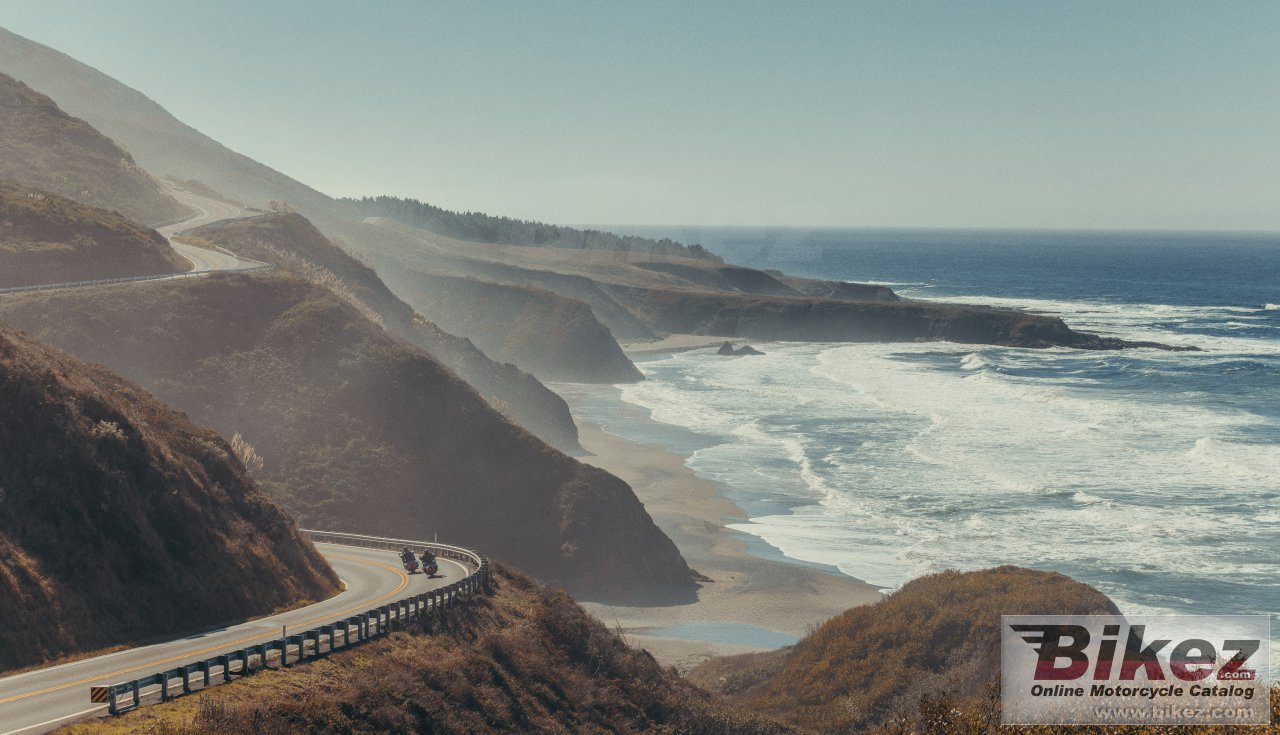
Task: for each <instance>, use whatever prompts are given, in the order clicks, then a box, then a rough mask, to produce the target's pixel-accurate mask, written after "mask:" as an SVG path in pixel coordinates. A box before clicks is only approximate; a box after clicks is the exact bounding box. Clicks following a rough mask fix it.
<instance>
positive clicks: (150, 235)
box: [0, 183, 191, 288]
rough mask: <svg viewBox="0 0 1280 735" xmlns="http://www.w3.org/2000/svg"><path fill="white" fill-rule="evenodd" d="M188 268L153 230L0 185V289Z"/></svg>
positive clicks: (45, 195)
mask: <svg viewBox="0 0 1280 735" xmlns="http://www.w3.org/2000/svg"><path fill="white" fill-rule="evenodd" d="M190 267H191V264H190V263H188V262H187V261H186V259H185V258H182V257H181V256H179V255H178V254H177V253H175V252H174V251H173V248H171V247H169V243H168V241H166V240H165V239H164V238H163V237H161V236H160V235H159V234H158V233H156V232H155V231H154V230H149V229H147V228H145V227H142V226H140V225H137V224H134V223H133V222H131V221H129V220H127V219H125V218H124V217H121V216H120V215H118V214H116V213H115V212H108V211H106V210H104V209H95V208H94V207H89V206H85V205H83V204H79V203H77V202H73V201H71V200H70V199H65V198H63V197H61V196H58V195H56V194H50V193H48V192H43V191H39V190H37V189H32V188H29V187H20V186H14V185H11V184H4V183H0V288H5V287H8V286H28V285H33V284H41V283H59V282H65V281H85V280H91V279H94V278H114V277H117V276H143V275H159V274H164V273H181V272H184V271H186V270H188V269H190Z"/></svg>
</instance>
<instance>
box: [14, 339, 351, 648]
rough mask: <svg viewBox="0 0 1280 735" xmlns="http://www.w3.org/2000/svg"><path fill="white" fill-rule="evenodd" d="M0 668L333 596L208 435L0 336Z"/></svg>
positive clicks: (323, 568)
mask: <svg viewBox="0 0 1280 735" xmlns="http://www.w3.org/2000/svg"><path fill="white" fill-rule="evenodd" d="M0 414H2V415H3V416H4V419H3V420H2V421H0V509H2V512H0V619H3V620H4V621H5V624H4V626H2V627H0V669H6V668H12V667H19V666H24V665H29V664H35V663H39V662H42V661H45V660H47V659H49V658H51V657H56V656H58V655H62V654H67V653H71V652H75V651H84V650H94V649H98V648H102V647H105V646H109V645H114V644H121V643H126V642H130V641H133V640H137V639H138V638H143V637H151V636H156V635H162V634H172V633H180V632H185V631H189V630H193V629H198V628H201V627H204V626H208V625H212V624H217V623H223V622H230V621H233V620H242V619H244V618H248V617H251V616H253V615H258V614H263V613H268V612H270V611H272V610H273V609H276V608H278V607H282V606H285V605H289V604H292V603H295V602H297V601H299V600H303V599H312V600H319V599H323V598H325V597H328V596H329V595H330V594H332V593H334V592H336V591H337V586H338V583H337V579H336V578H335V577H334V575H333V573H332V571H331V570H330V569H329V567H328V565H327V564H326V563H325V562H324V560H323V559H321V558H320V556H319V555H318V554H317V553H316V551H315V549H314V548H313V547H312V546H311V544H310V542H308V541H306V540H305V539H304V538H302V536H301V535H300V534H299V533H298V531H297V529H296V528H295V527H294V525H293V522H292V521H291V520H289V518H288V517H287V516H285V515H284V513H283V512H281V511H280V509H278V508H277V507H276V506H274V505H273V504H271V503H270V502H268V501H267V499H266V498H265V497H263V495H262V494H261V493H259V491H258V489H257V486H256V485H255V484H254V482H253V481H252V480H251V479H249V477H248V475H247V474H246V472H245V470H244V467H243V466H242V465H241V464H240V462H239V460H237V459H236V458H235V455H234V454H233V453H232V451H231V448H230V447H229V446H228V445H227V443H226V441H224V440H223V439H222V438H221V437H220V436H218V435H217V434H215V433H213V432H212V431H209V430H207V429H202V428H199V427H197V426H195V425H193V424H191V423H190V422H189V421H188V420H187V419H186V417H184V416H183V415H181V414H179V413H177V412H176V411H173V410H171V409H169V408H168V407H166V406H164V405H163V404H161V403H159V402H158V401H156V400H155V399H153V398H152V397H151V396H150V395H148V394H146V393H145V392H143V391H142V390H141V389H139V388H137V387H135V386H133V385H131V384H129V383H126V382H125V381H123V380H122V379H120V378H118V377H116V376H115V375H113V374H111V373H110V372H108V371H106V370H104V369H102V368H99V367H96V366H92V365H88V364H85V363H82V362H80V361H79V360H76V359H74V358H71V357H69V356H67V355H64V354H61V353H59V352H57V351H55V350H52V349H49V348H47V347H45V346H43V345H40V344H38V343H36V342H34V341H33V340H31V339H28V338H27V337H25V336H23V335H21V334H18V333H16V332H13V331H11V330H9V329H6V328H3V327H0Z"/></svg>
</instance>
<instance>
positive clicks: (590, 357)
mask: <svg viewBox="0 0 1280 735" xmlns="http://www.w3.org/2000/svg"><path fill="white" fill-rule="evenodd" d="M411 280H412V285H407V286H406V287H405V289H404V293H405V294H406V296H407V297H408V298H410V299H412V300H413V302H414V303H415V304H418V305H419V307H420V308H421V309H422V310H423V311H424V312H425V313H427V314H430V315H431V318H432V319H433V320H435V322H436V323H438V324H439V325H440V326H441V327H443V328H444V329H447V330H449V331H450V332H456V333H458V334H467V335H470V336H471V339H472V340H474V341H475V343H476V344H477V345H479V347H480V349H482V350H484V351H485V352H486V353H487V354H490V355H493V356H494V357H495V358H497V359H499V360H504V361H507V362H512V363H515V364H516V365H517V366H518V367H520V368H521V369H523V370H528V371H529V372H531V373H533V374H534V375H536V376H538V377H539V378H540V379H542V380H549V381H564V382H573V383H626V382H634V381H637V380H641V379H643V376H642V375H641V374H640V371H639V370H637V369H636V366H635V365H633V364H632V363H631V360H630V359H628V358H627V356H626V355H625V354H623V352H622V349H621V348H620V347H619V346H618V343H617V342H616V341H615V340H614V339H613V335H612V333H610V332H609V330H608V329H607V328H606V327H605V326H604V325H603V324H601V323H600V322H599V321H597V320H596V318H595V316H594V315H593V314H592V312H591V307H589V306H588V305H587V304H585V303H583V302H581V301H578V300H576V299H571V298H566V297H564V296H560V295H558V294H555V293H552V292H550V291H546V290H544V289H540V288H533V287H528V286H513V285H507V284H498V283H490V282H487V281H480V280H476V279H473V278H455V277H452V276H438V275H428V274H424V273H419V274H416V275H415V276H414V277H413V278H412V279H411Z"/></svg>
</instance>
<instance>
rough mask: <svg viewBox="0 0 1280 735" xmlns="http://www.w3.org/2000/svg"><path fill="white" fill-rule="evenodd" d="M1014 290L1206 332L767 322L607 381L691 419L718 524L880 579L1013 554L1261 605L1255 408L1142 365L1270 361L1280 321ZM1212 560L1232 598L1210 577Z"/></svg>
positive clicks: (1140, 600) (1267, 424)
mask: <svg viewBox="0 0 1280 735" xmlns="http://www.w3.org/2000/svg"><path fill="white" fill-rule="evenodd" d="M971 301H973V302H974V303H978V302H987V303H996V304H997V305H1001V306H1010V305H1014V304H1013V302H1015V301H1016V302H1017V305H1019V306H1022V307H1024V308H1026V307H1028V301H1027V300H1000V299H972V300H971ZM1032 306H1035V307H1037V310H1041V311H1057V312H1059V313H1063V314H1070V316H1069V318H1067V321H1068V323H1070V324H1072V325H1073V326H1081V327H1082V328H1088V327H1089V326H1090V325H1093V326H1095V327H1096V328H1097V329H1099V330H1105V331H1110V332H1111V333H1116V334H1120V335H1122V336H1126V337H1129V338H1138V339H1156V340H1158V341H1164V342H1180V341H1182V340H1184V339H1185V340H1187V341H1194V342H1200V343H1202V346H1205V347H1209V348H1214V349H1218V350H1220V352H1219V353H1217V354H1204V353H1165V352H1157V351H1148V350H1144V351H1141V352H1137V353H1108V352H1082V351H1076V350H1066V349H1050V350H1023V349H1013V348H1001V347H980V348H977V349H975V348H974V346H972V345H953V344H947V343H926V344H915V343H913V344H852V345H830V344H825V345H822V344H819V345H809V344H770V345H764V346H763V349H764V351H765V352H766V355H764V356H763V357H759V358H752V359H750V360H719V359H715V358H714V357H712V356H710V355H709V354H703V353H701V352H698V351H694V352H687V353H680V354H676V355H674V356H671V357H669V358H666V359H662V360H657V361H649V362H645V363H642V364H641V367H642V369H643V370H644V372H645V373H646V375H647V377H648V378H649V379H648V380H646V381H644V382H641V383H637V384H634V385H629V386H626V387H624V388H622V390H621V395H622V397H623V399H624V400H625V401H627V402H629V403H632V404H636V405H639V406H643V407H646V408H647V409H649V411H650V412H651V413H652V415H653V417H654V418H655V419H656V420H658V421H661V422H665V423H668V424H672V425H675V426H679V427H682V428H684V429H688V430H690V431H694V432H696V433H698V434H700V435H702V436H704V437H707V438H708V444H710V446H708V447H706V448H704V449H701V450H699V451H698V452H696V453H695V454H694V455H693V456H692V457H691V458H690V461H689V464H690V466H691V467H692V468H693V469H694V470H695V471H697V472H698V473H699V474H700V475H702V476H704V477H707V478H710V479H713V480H717V481H720V482H722V483H724V484H725V485H727V486H728V487H729V488H731V493H732V495H733V498H734V499H735V501H737V502H739V504H741V505H743V507H744V508H746V509H747V510H748V512H749V513H750V515H751V518H750V520H748V521H745V522H742V523H738V524H735V525H734V528H736V529H738V530H740V531H743V532H746V533H749V534H753V535H756V536H759V537H760V538H762V539H764V540H765V541H766V542H768V543H769V544H770V545H772V546H774V547H775V548H777V549H779V550H780V551H781V552H782V553H784V554H786V555H788V556H791V557H794V558H797V559H803V560H806V561H812V562H819V563H824V564H830V565H832V566H835V567H837V568H839V569H841V570H843V571H844V572H846V573H848V574H850V575H852V576H855V577H858V578H861V579H865V580H867V581H870V582H873V583H876V584H879V585H882V586H884V587H886V588H894V587H896V586H898V585H900V584H902V583H903V582H905V581H907V580H908V579H911V578H913V577H916V576H919V575H920V574H924V573H928V572H932V571H937V570H941V569H945V568H961V569H975V568H981V567H987V566H992V565H996V564H1003V563H1014V564H1024V565H1030V566H1038V567H1044V568H1054V569H1059V570H1061V571H1064V572H1066V573H1068V574H1072V575H1073V576H1077V577H1081V578H1084V579H1086V580H1088V581H1090V582H1092V583H1094V584H1096V585H1097V586H1099V587H1100V588H1101V589H1102V590H1103V591H1104V592H1106V593H1107V594H1109V595H1111V596H1112V597H1113V598H1114V599H1116V600H1117V601H1118V602H1119V603H1120V604H1121V607H1122V609H1123V610H1125V611H1126V612H1132V613H1168V612H1189V611H1200V612H1205V611H1211V612H1241V611H1242V608H1247V604H1248V601H1249V600H1250V599H1260V600H1269V601H1270V602H1269V604H1270V607H1271V608H1274V607H1276V602H1277V600H1278V599H1280V598H1277V596H1276V592H1275V586H1274V581H1273V580H1274V569H1275V568H1276V567H1277V566H1280V511H1277V507H1280V481H1277V479H1276V478H1280V442H1277V441H1275V439H1274V437H1275V436H1276V434H1275V431H1276V429H1277V427H1276V425H1275V419H1274V418H1270V417H1268V416H1267V415H1264V413H1265V412H1254V411H1251V410H1249V409H1248V406H1249V405H1250V404H1249V403H1248V402H1244V403H1238V402H1232V401H1225V400H1220V399H1219V398H1216V397H1214V396H1213V395H1210V394H1203V395H1202V394H1201V393H1198V392H1196V390H1183V389H1181V388H1180V389H1178V390H1176V391H1174V390H1168V389H1164V388H1162V386H1163V385H1165V384H1166V383H1167V381H1169V380H1172V379H1174V378H1175V377H1176V376H1179V375H1182V374H1183V373H1185V372H1186V371H1188V370H1192V371H1194V370H1195V369H1197V367H1198V366H1204V365H1216V364H1218V363H1220V362H1222V361H1223V359H1224V355H1223V354H1221V353H1222V352H1230V353H1233V354H1234V355H1237V356H1239V357H1237V358H1234V359H1237V360H1239V361H1240V362H1241V363H1242V364H1245V363H1247V365H1248V366H1250V367H1248V368H1247V370H1246V369H1245V368H1241V369H1242V370H1245V373H1242V374H1244V375H1245V376H1246V378H1244V379H1251V378H1248V375H1249V374H1250V373H1248V370H1253V369H1255V368H1253V367H1251V366H1254V365H1257V366H1260V367H1262V368H1263V369H1274V368H1276V367H1277V366H1280V363H1278V362H1277V360H1276V357H1275V355H1277V354H1280V341H1278V340H1273V339H1257V338H1249V337H1239V338H1237V337H1219V336H1210V337H1205V336H1198V335H1186V334H1178V333H1176V332H1174V331H1173V330H1172V328H1169V329H1164V328H1158V327H1153V326H1151V325H1152V324H1154V323H1163V322H1169V323H1175V322H1178V321H1179V320H1187V319H1195V320H1202V321H1205V322H1215V321H1216V322H1217V323H1218V324H1219V326H1220V325H1221V324H1223V323H1226V322H1237V323H1245V324H1247V323H1248V320H1249V318H1250V317H1248V315H1247V314H1245V313H1244V312H1243V311H1241V310H1240V309H1238V308H1236V307H1183V306H1169V305H1160V304H1151V305H1137V306H1133V307H1127V306H1116V305H1110V304H1101V303H1098V304H1081V303H1071V302H1049V301H1042V302H1039V303H1037V304H1032ZM1255 313H1257V312H1255ZM1090 319H1091V320H1092V321H1091V322H1090V321H1089V320H1090ZM1082 322H1083V323H1082ZM1205 342H1208V343H1209V344H1204V343H1205ZM1228 372H1229V371H1223V374H1224V375H1226V374H1227V373H1228ZM1211 374H1216V373H1211ZM1262 375H1265V373H1263V374H1262ZM1233 379H1235V378H1231V377H1224V378H1223V380H1233ZM1117 380H1120V381H1122V382H1121V383H1119V385H1123V386H1133V387H1132V388H1131V389H1121V388H1118V387H1117V383H1116V382H1115V381H1117ZM1123 381H1129V382H1123ZM1193 385H1194V384H1193ZM1252 385H1258V383H1253V384H1252ZM1228 582H1229V583H1230V584H1231V585H1235V586H1234V587H1232V590H1233V591H1232V592H1231V593H1230V594H1231V595H1234V597H1231V598H1230V599H1231V603H1230V604H1231V607H1230V609H1227V608H1224V607H1222V606H1221V604H1220V603H1219V601H1218V600H1217V599H1216V597H1215V596H1216V595H1219V594H1222V593H1221V590H1222V587H1221V585H1223V584H1225V583H1228ZM1241 590H1244V591H1241ZM1248 590H1257V592H1256V595H1257V597H1253V598H1251V597H1250V595H1251V594H1254V593H1250V592H1248ZM1258 604H1263V603H1258ZM1261 609H1268V608H1267V607H1262V608H1261ZM1244 611H1247V610H1244Z"/></svg>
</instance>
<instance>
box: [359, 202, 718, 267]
mask: <svg viewBox="0 0 1280 735" xmlns="http://www.w3.org/2000/svg"><path fill="white" fill-rule="evenodd" d="M343 201H346V202H349V203H351V204H354V205H356V206H357V207H359V208H360V210H361V211H362V212H363V213H364V215H365V216H366V217H386V218H387V219H392V220H395V221H396V222H400V223H401V224H406V225H410V226H412V227H420V228H422V229H424V230H429V231H431V232H434V233H436V234H439V235H444V236H446V237H452V238H455V239H457V240H467V241H470V242H487V243H504V244H507V245H535V246H544V247H557V248H579V249H583V250H619V251H624V252H638V253H653V254H657V255H679V256H683V257H685V258H700V259H703V260H714V261H719V260H720V256H718V255H716V254H714V253H712V252H711V251H710V250H707V249H706V248H704V247H702V245H699V244H694V245H685V244H683V243H679V242H676V241H675V240H671V239H669V238H665V237H664V238H663V239H661V240H654V239H652V238H648V237H636V236H634V235H618V234H615V233H612V232H604V231H602V230H579V229H576V228H573V227H561V226H560V225H549V224H546V223H544V222H535V221H533V220H522V219H513V218H511V217H493V216H491V215H487V214H484V213H483V212H451V211H449V210H447V209H441V208H440V207H436V206H432V205H430V204H427V203H425V202H420V201H418V200H416V199H401V198H399V197H390V196H379V197H364V198H362V199H344V200H343Z"/></svg>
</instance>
